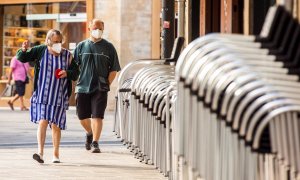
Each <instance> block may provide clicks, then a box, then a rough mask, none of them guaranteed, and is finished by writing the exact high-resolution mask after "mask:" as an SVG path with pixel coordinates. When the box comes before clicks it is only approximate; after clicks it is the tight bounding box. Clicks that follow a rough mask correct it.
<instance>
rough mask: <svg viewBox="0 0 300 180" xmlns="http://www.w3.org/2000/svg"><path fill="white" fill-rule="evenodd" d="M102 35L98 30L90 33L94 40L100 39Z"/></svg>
mask: <svg viewBox="0 0 300 180" xmlns="http://www.w3.org/2000/svg"><path fill="white" fill-rule="evenodd" d="M102 34H103V31H102V30H99V29H95V30H92V32H91V36H92V37H93V38H95V39H100V38H101V36H102Z"/></svg>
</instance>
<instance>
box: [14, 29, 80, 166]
mask: <svg viewBox="0 0 300 180" xmlns="http://www.w3.org/2000/svg"><path fill="white" fill-rule="evenodd" d="M62 40H63V36H62V34H61V32H60V31H58V30H55V29H51V30H49V31H48V33H47V36H46V40H45V45H39V46H35V47H33V48H31V49H30V50H28V41H25V42H23V44H22V48H21V49H19V50H18V52H17V59H18V60H20V61H21V62H29V61H35V71H34V72H35V73H34V92H33V95H32V97H31V99H30V102H31V106H30V119H31V121H32V122H34V123H38V124H39V127H38V130H37V140H38V153H36V154H33V159H34V160H36V161H38V162H39V163H44V159H43V155H44V145H45V138H46V130H47V126H48V125H49V126H50V128H51V129H52V142H53V160H52V162H53V163H59V162H60V160H59V145H60V139H61V130H65V128H66V110H67V109H68V106H69V104H68V100H69V97H70V95H71V92H72V83H71V80H73V81H75V80H76V79H77V78H78V73H79V70H78V66H77V64H76V63H75V62H74V61H72V55H71V53H70V52H69V51H67V50H66V49H64V48H62V47H61V44H62ZM56 73H57V74H56ZM55 74H56V75H55Z"/></svg>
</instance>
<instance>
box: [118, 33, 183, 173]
mask: <svg viewBox="0 0 300 180" xmlns="http://www.w3.org/2000/svg"><path fill="white" fill-rule="evenodd" d="M182 46H183V38H182V37H179V38H176V39H175V42H174V46H173V51H172V55H171V57H170V58H167V59H159V60H151V59H149V60H137V61H133V62H131V63H129V64H128V65H126V66H125V67H124V68H123V70H122V72H121V73H120V76H119V79H118V83H119V88H118V90H117V96H116V100H117V102H116V114H115V123H114V124H115V126H114V131H115V132H116V134H117V135H118V136H119V137H121V139H122V141H123V143H124V145H127V147H128V148H129V149H130V150H131V151H132V152H134V154H135V157H137V158H139V159H140V161H141V162H142V161H143V162H145V163H148V164H154V165H155V166H156V167H157V168H158V169H159V171H160V172H161V173H163V174H164V175H165V176H168V175H169V174H170V173H171V171H172V170H171V163H172V162H171V159H172V157H171V156H172V152H171V151H172V150H171V146H172V143H171V133H172V128H171V124H170V123H171V118H172V115H171V114H172V113H171V112H170V111H172V108H173V104H174V102H175V99H176V91H175V89H176V84H175V62H176V61H177V59H178V57H179V54H180V51H181V49H182ZM173 109H174V108H173Z"/></svg>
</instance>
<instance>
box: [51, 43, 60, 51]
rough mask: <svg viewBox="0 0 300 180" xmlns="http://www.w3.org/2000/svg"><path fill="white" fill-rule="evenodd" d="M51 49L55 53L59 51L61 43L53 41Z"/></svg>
mask: <svg viewBox="0 0 300 180" xmlns="http://www.w3.org/2000/svg"><path fill="white" fill-rule="evenodd" d="M52 50H53V51H54V52H56V53H60V52H61V43H55V44H53V45H52Z"/></svg>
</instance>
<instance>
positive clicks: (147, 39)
mask: <svg viewBox="0 0 300 180" xmlns="http://www.w3.org/2000/svg"><path fill="white" fill-rule="evenodd" d="M151 8H152V4H151V1H150V2H149V1H148V0H136V1H132V0H122V1H120V0H94V13H95V18H100V19H102V20H103V21H104V23H105V27H104V34H103V37H104V38H105V39H107V40H108V41H110V42H112V43H113V45H114V46H115V48H116V50H117V52H118V55H119V60H120V64H121V68H123V67H124V66H125V65H126V64H127V63H129V62H130V61H133V60H137V59H141V58H150V57H151V17H152V14H151V12H152V9H151ZM116 88H117V78H116V79H115V80H114V82H113V84H112V85H111V91H110V92H109V99H108V106H107V110H114V108H115V95H116Z"/></svg>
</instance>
